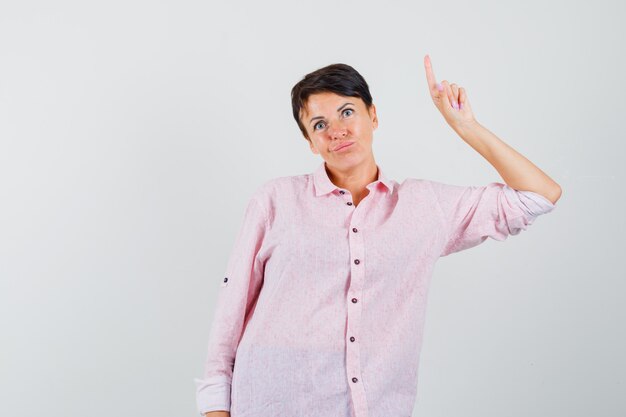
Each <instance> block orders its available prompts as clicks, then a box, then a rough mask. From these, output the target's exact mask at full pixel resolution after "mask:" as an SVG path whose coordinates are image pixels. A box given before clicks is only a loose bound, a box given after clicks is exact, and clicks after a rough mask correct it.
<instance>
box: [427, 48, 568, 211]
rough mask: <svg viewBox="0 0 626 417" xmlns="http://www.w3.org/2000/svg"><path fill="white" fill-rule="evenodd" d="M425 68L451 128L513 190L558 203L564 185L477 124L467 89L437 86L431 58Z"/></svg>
mask: <svg viewBox="0 0 626 417" xmlns="http://www.w3.org/2000/svg"><path fill="white" fill-rule="evenodd" d="M424 66H425V67H426V79H427V82H428V86H429V91H430V94H431V98H432V99H433V102H434V103H435V106H436V107H437V109H438V110H439V111H440V112H441V114H442V115H443V116H444V118H445V120H446V122H448V124H449V125H450V127H452V129H454V131H455V132H457V134H458V135H459V136H460V137H461V138H462V139H463V140H464V141H465V142H467V144H469V145H470V146H471V147H472V148H474V150H476V151H477V152H478V153H480V154H481V155H482V156H483V157H484V158H485V159H486V160H487V161H488V162H489V163H490V164H491V165H492V166H493V167H494V168H495V169H496V171H498V173H499V174H500V176H501V177H502V179H503V180H504V181H505V182H506V184H507V185H508V186H509V187H511V188H513V189H515V190H520V191H532V192H535V193H537V194H540V195H542V196H544V197H545V198H547V199H548V200H550V201H551V202H552V203H553V204H554V203H556V202H557V201H558V200H559V198H560V197H561V193H562V191H561V187H560V185H559V184H557V183H556V182H555V181H554V180H553V179H552V178H550V177H549V176H548V175H546V174H545V173H544V172H543V171H542V170H541V169H539V167H537V166H536V165H534V164H533V163H532V162H530V161H529V160H528V159H526V158H525V157H524V156H523V155H522V154H520V153H519V152H517V151H516V150H515V149H513V148H512V147H510V146H509V145H507V144H506V143H504V142H503V141H502V140H501V139H500V138H498V137H497V136H496V135H495V134H493V133H492V132H490V131H489V130H488V129H487V128H485V127H484V126H482V125H481V124H480V123H478V121H476V118H475V117H474V114H473V112H472V108H471V106H470V103H469V99H468V98H467V92H466V91H465V89H464V88H463V87H460V88H459V87H458V86H457V85H456V84H454V83H453V84H449V83H448V81H446V80H443V81H442V82H441V83H437V82H436V79H435V75H434V73H433V70H432V65H431V62H430V57H429V56H428V55H426V56H425V57H424Z"/></svg>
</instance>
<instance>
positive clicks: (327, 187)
mask: <svg viewBox="0 0 626 417" xmlns="http://www.w3.org/2000/svg"><path fill="white" fill-rule="evenodd" d="M376 168H378V180H376V181H375V182H373V184H375V183H378V182H380V183H382V184H383V185H384V186H385V187H387V189H388V190H389V192H390V193H391V192H392V191H393V182H392V181H391V180H390V179H389V178H387V176H386V175H385V174H384V173H383V170H382V169H380V166H379V165H378V164H377V165H376ZM313 184H314V185H315V195H316V196H320V195H324V194H328V193H330V192H332V191H334V190H338V189H339V187H337V186H336V185H335V184H333V182H332V181H331V180H330V178H328V173H327V172H326V161H324V162H322V163H321V164H320V165H319V166H318V167H317V169H316V170H315V171H314V172H313Z"/></svg>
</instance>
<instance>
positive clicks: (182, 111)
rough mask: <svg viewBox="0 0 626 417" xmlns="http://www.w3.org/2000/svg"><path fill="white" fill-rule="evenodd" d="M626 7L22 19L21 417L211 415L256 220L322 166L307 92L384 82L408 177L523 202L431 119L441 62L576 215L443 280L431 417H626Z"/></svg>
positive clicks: (291, 10) (474, 4)
mask: <svg viewBox="0 0 626 417" xmlns="http://www.w3.org/2000/svg"><path fill="white" fill-rule="evenodd" d="M624 9H625V6H624V3H623V2H620V1H617V0H615V1H606V0H603V1H594V2H590V3H588V4H581V2H574V3H572V2H566V1H548V2H546V1H541V2H539V1H526V2H501V1H483V0H481V1H458V2H442V1H439V2H415V1H405V2H394V1H386V2H385V3H384V4H383V2H381V1H379V2H371V1H363V0H361V1H338V0H333V1H315V2H295V1H289V2H288V1H285V2H275V1H274V2H272V1H266V2H254V1H247V2H229V3H227V2H214V1H181V0H179V1H129V0H125V1H107V2H85V1H80V2H79V1H75V2H67V1H55V2H44V1H40V2H29V1H13V2H9V1H2V2H1V3H0V329H1V333H0V334H1V336H0V337H1V340H0V404H1V406H0V407H1V410H2V411H1V412H2V414H3V415H6V416H11V417H21V416H27V415H28V416H30V415H45V416H48V417H73V416H87V415H89V416H92V417H100V416H102V417H104V416H107V417H108V416H133V417H135V416H152V417H159V416H163V417H165V416H168V417H169V416H185V415H186V416H195V415H197V411H196V408H195V386H194V383H193V378H195V377H199V376H200V375H201V373H202V367H203V363H204V360H205V354H206V352H205V348H206V343H207V337H208V332H209V326H210V323H211V320H212V316H213V308H214V301H215V294H216V291H217V290H218V287H219V283H220V281H221V280H222V278H223V277H222V275H223V271H224V269H225V267H226V260H227V257H228V254H229V253H230V250H231V248H232V245H233V243H234V238H235V233H236V231H237V229H238V227H239V224H240V222H241V220H242V216H243V211H244V207H245V204H246V202H247V200H248V198H249V197H250V195H251V193H252V192H253V190H255V189H256V187H258V186H259V185H260V184H261V183H263V182H264V181H266V180H269V179H270V178H274V177H278V176H286V175H298V174H304V173H308V172H311V171H313V170H314V169H315V168H316V167H317V166H318V164H319V163H320V162H321V159H320V157H319V156H318V155H314V154H313V153H312V152H311V151H310V149H309V147H308V145H307V142H306V141H305V140H304V138H303V137H302V136H301V134H300V131H299V130H298V128H297V125H296V122H295V120H294V119H293V117H292V114H291V101H290V90H291V87H292V86H293V85H294V84H295V83H296V82H298V81H299V80H300V79H301V78H302V76H304V75H305V74H306V73H308V72H311V71H313V70H315V69H317V68H320V67H322V66H326V65H328V64H331V63H336V62H342V63H346V64H349V65H351V66H353V67H354V68H356V69H357V70H358V71H359V72H360V73H361V74H362V75H363V76H364V77H365V79H366V80H367V82H368V84H369V86H370V91H371V93H372V95H373V98H374V103H375V104H376V106H377V110H378V117H379V121H380V125H379V128H378V129H377V130H376V132H375V138H374V152H375V156H376V161H377V163H379V165H380V166H381V168H382V169H384V170H385V173H386V174H387V175H388V176H389V177H391V178H393V179H395V180H397V181H398V182H402V181H403V180H404V179H405V178H407V177H412V178H427V179H432V180H437V181H443V182H448V183H451V184H459V185H470V184H473V185H483V184H486V183H488V182H491V181H499V182H502V179H501V177H500V176H499V175H498V173H497V171H496V170H495V169H493V168H492V167H491V166H490V165H489V164H488V163H487V162H486V160H485V159H483V158H482V157H481V156H480V155H479V154H478V153H477V152H475V151H474V150H473V149H472V148H471V147H470V146H468V145H467V144H466V143H465V142H464V141H463V140H462V139H461V138H460V137H458V136H457V135H456V134H455V132H454V131H453V130H452V129H451V128H450V127H449V126H448V125H447V124H446V122H445V120H444V119H443V117H442V116H441V115H440V114H439V112H438V111H437V109H436V108H435V106H434V105H433V103H432V101H431V98H430V96H429V93H428V89H427V84H426V77H425V72H424V66H423V57H424V55H426V54H430V56H431V58H432V62H433V67H434V71H435V75H436V76H437V80H438V81H441V80H443V79H447V80H448V81H450V82H456V83H457V84H459V85H460V86H463V87H465V88H466V90H467V93H468V97H469V99H470V102H471V104H472V107H473V109H474V113H475V115H476V118H477V119H478V121H479V122H480V123H481V124H483V125H484V126H486V127H487V128H488V129H490V130H491V131H492V132H494V133H495V134H496V135H498V136H499V137H500V138H501V139H503V140H504V141H505V142H507V143H508V144H509V145H511V146H512V147H513V148H515V149H516V150H518V151H519V152H521V153H522V154H523V155H524V156H526V157H527V158H528V159H529V160H531V161H532V162H533V163H535V164H536V165H537V166H539V167H540V168H541V169H542V170H543V171H544V172H546V173H547V174H548V175H549V176H551V177H552V178H553V179H554V180H555V181H557V182H558V183H559V184H560V185H561V187H562V189H563V196H562V197H561V199H560V200H559V201H558V203H557V207H556V209H555V210H554V211H553V212H552V213H549V214H547V215H545V216H543V217H541V218H539V219H538V220H537V221H536V222H535V223H534V224H533V226H531V228H529V230H528V231H526V232H523V233H522V234H520V235H518V236H515V237H511V238H509V239H508V240H507V241H506V242H496V241H492V240H488V241H487V242H485V243H484V244H482V245H480V246H479V247H476V248H474V249H471V250H468V251H465V252H462V253H458V254H454V255H452V256H450V257H448V258H445V259H441V260H440V261H439V262H438V265H437V268H436V270H435V275H434V278H433V281H432V286H431V290H430V296H429V301H428V304H429V305H428V314H427V317H428V318H427V323H426V328H425V335H424V345H423V350H422V355H421V361H420V375H419V384H418V395H417V402H416V407H415V412H414V416H433V417H434V416H446V417H447V416H467V417H470V416H477V417H478V416H481V417H483V416H507V417H509V416H511V417H517V416H519V417H521V416H564V417H565V416H567V417H574V416H581V417H583V416H584V417H587V416H591V415H593V416H611V417H612V416H615V417H617V416H624V415H626V396H625V395H624V392H626V359H625V356H624V352H626V338H625V330H624V329H625V326H624V319H625V317H626V303H625V302H624V294H625V293H626V271H625V267H624V249H625V247H624V246H625V245H624V240H623V239H624V231H625V227H624V223H625V221H624V213H625V212H626V210H625V209H626V207H625V206H626V204H625V201H624V180H625V179H626V178H625V169H624V164H623V162H624V156H625V152H624V151H625V147H624V139H625V135H624V111H625V110H626V105H625V104H624V103H625V101H626V98H625V92H626V91H625V89H624V80H623V74H624V73H625V70H626V68H625V62H626V61H625V59H624V39H625V33H624V32H625V31H624V26H623V21H624V18H625V13H624ZM259 417H266V416H259ZM272 417H273V416H272ZM286 417H291V416H286ZM325 417H332V416H325Z"/></svg>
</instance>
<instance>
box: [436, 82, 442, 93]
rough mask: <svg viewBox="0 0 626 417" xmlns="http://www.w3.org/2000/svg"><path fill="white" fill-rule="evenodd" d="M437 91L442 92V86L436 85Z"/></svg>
mask: <svg viewBox="0 0 626 417" xmlns="http://www.w3.org/2000/svg"><path fill="white" fill-rule="evenodd" d="M437 90H439V91H443V86H442V85H441V84H439V83H437Z"/></svg>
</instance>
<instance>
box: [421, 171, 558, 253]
mask: <svg viewBox="0 0 626 417" xmlns="http://www.w3.org/2000/svg"><path fill="white" fill-rule="evenodd" d="M430 183H431V185H432V188H433V191H434V193H435V197H436V199H437V201H438V203H439V207H440V209H441V213H442V216H443V221H444V226H443V230H444V231H445V234H446V235H445V236H446V237H445V244H444V246H443V249H442V252H441V254H440V256H447V255H449V254H451V253H454V252H460V251H462V250H465V249H469V248H471V247H474V246H477V245H479V244H481V243H482V242H484V241H485V240H486V239H487V238H488V237H490V238H492V239H495V240H499V241H502V240H505V239H506V238H507V237H508V236H509V235H517V234H519V232H520V231H522V230H526V229H527V228H528V226H530V225H531V224H533V222H534V221H535V219H536V218H537V217H539V216H540V215H542V214H546V213H549V212H550V211H552V210H554V208H555V207H556V205H555V204H553V203H552V202H551V201H550V200H548V199H547V198H545V197H544V196H542V195H541V194H538V193H535V192H532V191H520V190H515V189H513V188H511V187H509V186H508V185H506V184H502V183H499V182H492V183H489V184H487V185H484V186H460V185H450V184H444V183H440V182H436V181H431V182H430Z"/></svg>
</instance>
